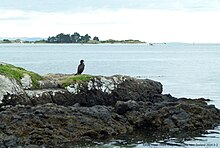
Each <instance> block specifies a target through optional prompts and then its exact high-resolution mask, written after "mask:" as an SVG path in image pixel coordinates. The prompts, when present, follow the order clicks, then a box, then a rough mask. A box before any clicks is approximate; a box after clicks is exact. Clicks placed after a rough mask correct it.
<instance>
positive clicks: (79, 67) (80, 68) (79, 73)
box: [76, 60, 85, 75]
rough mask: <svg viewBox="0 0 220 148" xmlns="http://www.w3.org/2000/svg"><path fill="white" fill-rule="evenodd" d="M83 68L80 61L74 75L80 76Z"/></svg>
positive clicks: (82, 62)
mask: <svg viewBox="0 0 220 148" xmlns="http://www.w3.org/2000/svg"><path fill="white" fill-rule="evenodd" d="M84 68H85V64H84V60H80V64H79V66H78V69H77V73H76V75H81V73H82V72H83V70H84Z"/></svg>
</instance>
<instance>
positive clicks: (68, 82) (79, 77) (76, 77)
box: [61, 74, 95, 87]
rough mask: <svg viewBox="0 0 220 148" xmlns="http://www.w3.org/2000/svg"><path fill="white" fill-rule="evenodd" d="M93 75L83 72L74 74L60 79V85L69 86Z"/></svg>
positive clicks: (86, 79)
mask: <svg viewBox="0 0 220 148" xmlns="http://www.w3.org/2000/svg"><path fill="white" fill-rule="evenodd" d="M94 77H95V76H92V75H88V74H83V75H74V76H70V77H66V78H64V79H62V80H61V85H62V86H63V87H66V86H69V85H71V84H74V83H76V82H77V83H82V82H85V81H89V80H90V79H92V78H94Z"/></svg>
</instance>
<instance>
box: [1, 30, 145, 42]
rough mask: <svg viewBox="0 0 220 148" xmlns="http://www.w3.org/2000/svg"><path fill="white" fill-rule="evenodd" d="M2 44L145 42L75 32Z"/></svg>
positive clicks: (9, 40)
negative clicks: (106, 38) (102, 38)
mask: <svg viewBox="0 0 220 148" xmlns="http://www.w3.org/2000/svg"><path fill="white" fill-rule="evenodd" d="M0 43H53V44H54V43H55V44H63V43H65V44H103V43H108V44H115V43H120V44H140V43H145V42H143V41H139V40H133V39H127V40H114V39H108V40H100V39H99V37H97V36H94V37H93V38H92V37H91V36H90V35H88V34H86V35H80V34H79V33H78V32H75V33H74V34H64V33H60V34H58V35H56V36H50V37H48V38H47V39H32V40H27V39H2V40H0Z"/></svg>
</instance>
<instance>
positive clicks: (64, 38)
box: [47, 32, 91, 43]
mask: <svg viewBox="0 0 220 148" xmlns="http://www.w3.org/2000/svg"><path fill="white" fill-rule="evenodd" d="M90 39H91V36H89V35H88V34H86V35H84V36H81V35H80V34H79V33H78V32H75V33H74V34H72V35H70V34H64V33H60V34H58V35H56V36H55V37H54V36H52V37H49V38H48V39H47V42H48V43H88V41H90Z"/></svg>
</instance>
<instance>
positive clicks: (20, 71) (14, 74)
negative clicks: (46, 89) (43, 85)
mask: <svg viewBox="0 0 220 148" xmlns="http://www.w3.org/2000/svg"><path fill="white" fill-rule="evenodd" d="M0 74H1V75H5V76H7V77H9V78H12V79H15V80H17V81H18V82H20V80H21V79H22V78H23V77H24V75H25V74H28V75H29V76H30V77H31V80H32V85H33V88H38V87H39V82H38V81H40V80H42V79H43V77H42V76H40V75H39V74H36V73H34V72H31V71H27V70H25V69H24V68H21V67H16V66H13V65H11V64H0Z"/></svg>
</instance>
